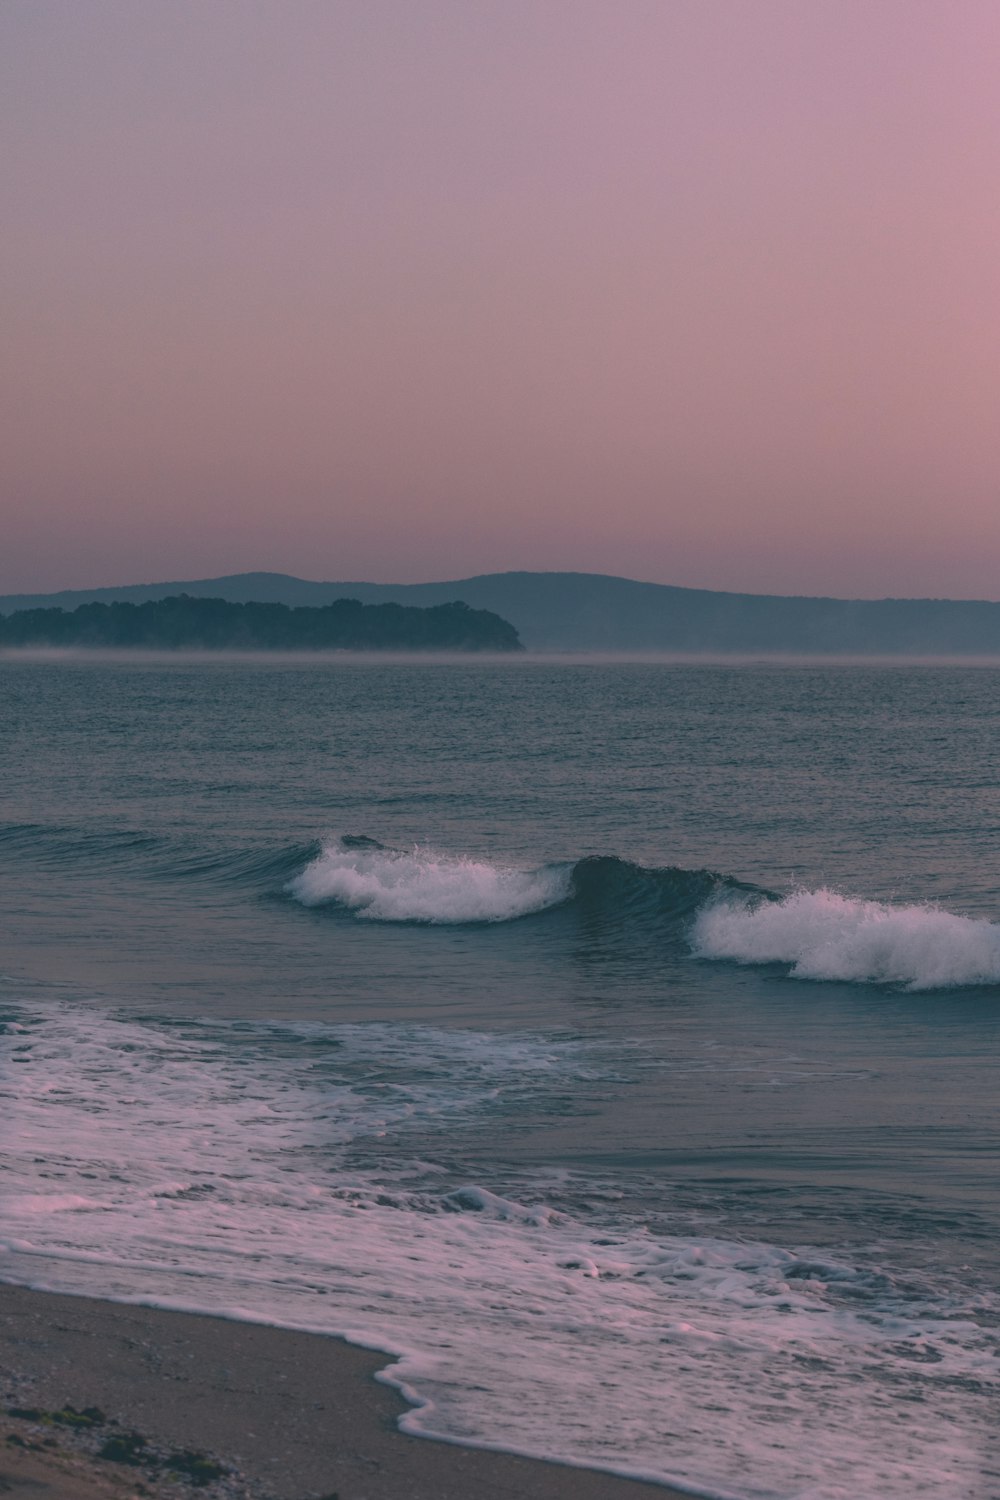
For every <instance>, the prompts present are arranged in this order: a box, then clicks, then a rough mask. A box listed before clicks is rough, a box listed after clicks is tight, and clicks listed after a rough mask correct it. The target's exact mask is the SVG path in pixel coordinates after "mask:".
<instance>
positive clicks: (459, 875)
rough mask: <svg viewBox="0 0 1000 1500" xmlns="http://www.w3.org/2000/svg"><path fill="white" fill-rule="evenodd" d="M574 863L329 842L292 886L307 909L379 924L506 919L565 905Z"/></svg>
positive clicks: (289, 885) (297, 898) (290, 886)
mask: <svg viewBox="0 0 1000 1500" xmlns="http://www.w3.org/2000/svg"><path fill="white" fill-rule="evenodd" d="M570 873H571V866H569V865H543V866H542V867H541V868H540V869H538V870H519V869H516V868H515V867H513V866H505V865H497V864H492V863H490V862H489V861H487V860H475V859H465V858H461V857H456V856H454V855H444V854H438V853H435V852H433V851H431V850H425V849H413V850H410V851H409V852H402V851H399V850H394V849H351V848H345V847H344V845H343V844H341V843H336V844H330V845H327V847H326V848H324V850H323V852H322V854H320V855H319V856H318V857H317V858H316V859H314V860H313V861H312V863H311V864H309V865H307V866H306V868H305V869H304V870H303V871H302V874H301V875H297V876H296V877H295V879H294V880H292V881H290V882H289V884H288V886H287V887H286V889H287V890H288V891H289V892H290V894H291V895H293V896H294V897H295V899H296V900H297V901H301V902H302V904H303V905H304V906H322V905H324V904H326V903H327V902H336V903H337V904H339V905H340V906H346V907H347V908H348V909H349V910H351V911H356V912H357V913H358V915H359V916H361V917H370V918H372V919H373V920H375V921H379V922H508V921H510V920H511V919H512V918H514V917H523V916H526V915H527V914H528V913H529V912H534V911H543V910H544V909H545V908H546V907H547V906H555V905H557V904H558V903H559V902H560V901H564V900H565V899H566V897H567V896H568V895H569V892H570Z"/></svg>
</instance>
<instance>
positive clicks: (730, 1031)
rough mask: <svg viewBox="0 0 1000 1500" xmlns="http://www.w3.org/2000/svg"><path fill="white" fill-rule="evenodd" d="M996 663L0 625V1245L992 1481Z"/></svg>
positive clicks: (645, 1408) (221, 1303)
mask: <svg viewBox="0 0 1000 1500" xmlns="http://www.w3.org/2000/svg"><path fill="white" fill-rule="evenodd" d="M998 745H1000V670H997V669H994V668H991V667H955V666H933V665H924V666H921V665H905V666H901V665H894V666H886V665H870V666H856V665H854V666H852V665H810V666H775V665H740V666H725V665H718V666H713V665H704V664H699V665H692V664H677V663H674V664H670V663H656V662H632V663H627V662H617V663H608V662H604V663H601V662H587V661H563V662H557V661H544V660H531V659H528V660H503V661H487V660H463V661H460V662H456V661H426V660H425V661H416V660H414V661H410V662H407V663H399V662H393V661H389V660H381V661H374V662H373V661H372V660H371V659H368V660H365V659H357V660H351V659H347V658H339V659H335V660H313V661H308V662H303V661H302V660H301V659H300V660H298V661H288V660H284V661H278V660H240V661H233V660H229V661H221V660H215V661H213V660H203V661H192V660H191V659H186V660H185V659H182V658H178V659H175V660H170V661H148V660H147V661H143V660H139V659H131V660H129V659H124V660H123V659H119V660H110V659H106V660H100V659H90V658H77V659H71V658H64V659H48V660H39V659H35V660H30V659H25V658H22V659H17V658H14V657H8V658H7V659H6V660H4V661H2V662H0V778H2V779H0V791H2V807H0V892H2V902H3V912H4V955H3V959H2V964H0V969H2V974H3V978H2V980H0V1018H2V1022H3V1035H2V1036H0V1056H2V1062H0V1098H2V1116H0V1166H2V1172H0V1192H2V1210H0V1212H2V1216H0V1275H2V1276H3V1277H5V1278H6V1279H8V1280H13V1281H19V1282H25V1283H29V1284H33V1285H39V1286H46V1287H53V1288H57V1289H60V1290H71V1291H72V1290H78V1291H82V1292H88V1293H91V1294H96V1295H98V1296H107V1297H115V1298H132V1299H136V1300H140V1301H146V1302H155V1303H158V1304H160V1305H165V1306H179V1307H189V1308H197V1309H205V1310H211V1311H224V1312H228V1313H231V1314H232V1315H234V1316H237V1317H246V1318H254V1319H262V1320H266V1321H273V1322H277V1323H282V1324H287V1325H288V1326H294V1327H300V1328H308V1329H317V1330H321V1331H328V1332H336V1333H344V1334H346V1335H348V1336H349V1337H351V1338H354V1339H356V1340H358V1341H361V1342H364V1343H367V1344H371V1345H374V1346H376V1347H378V1348H381V1349H385V1350H386V1351H389V1352H390V1353H392V1354H394V1355H396V1356H397V1359H396V1362H395V1363H393V1364H392V1365H391V1366H390V1370H389V1376H390V1378H391V1379H393V1380H395V1381H397V1382H398V1383H399V1384H401V1385H402V1386H403V1388H404V1389H405V1390H406V1391H407V1393H408V1394H409V1395H410V1396H411V1398H412V1399H413V1401H414V1403H415V1404H414V1407H413V1410H412V1411H411V1413H410V1414H409V1415H408V1417H407V1418H406V1425H407V1426H408V1427H409V1428H410V1430H412V1431H415V1432H423V1433H427V1434H432V1435H439V1436H446V1437H450V1438H453V1439H458V1440H460V1441H466V1442H471V1443H480V1444H487V1445H496V1446H500V1447H505V1448H512V1449H516V1450H519V1451H522V1452H525V1453H534V1454H543V1455H547V1456H552V1457H559V1458H563V1459H567V1460H570V1461H576V1462H580V1463H585V1464H591V1465H597V1466H603V1467H607V1468H610V1469H616V1470H620V1471H623V1472H627V1473H636V1474H642V1475H647V1476H651V1477H655V1478H660V1479H668V1480H671V1481H673V1482H675V1483H679V1484H681V1485H685V1486H687V1487H689V1488H691V1489H693V1490H695V1491H696V1492H699V1493H704V1494H710V1495H714V1496H725V1497H735V1500H750V1497H763V1496H772V1497H793V1496H795V1497H800V1500H806V1497H808V1500H846V1497H850V1500H866V1497H871V1500H875V1497H878V1500H896V1497H898V1500H903V1497H906V1500H913V1497H918V1496H926V1497H935V1500H938V1497H940V1500H956V1497H967V1500H995V1497H996V1496H998V1495H1000V1472H998V1471H1000V1452H998V1438H997V1431H998V1429H1000V1421H998V1411H1000V1403H998V1395H1000V1359H998V1350H1000V1338H998V1311H1000V1295H998V1284H1000V1274H998V1273H1000V1250H998V1243H1000V1238H998V1230H1000V1191H998V1147H1000V1130H998V1121H997V1110H996V1077H997V1073H996V1057H997V1052H998V1045H1000V925H995V924H996V923H997V922H1000V859H998V848H1000V776H998V768H997V758H998Z"/></svg>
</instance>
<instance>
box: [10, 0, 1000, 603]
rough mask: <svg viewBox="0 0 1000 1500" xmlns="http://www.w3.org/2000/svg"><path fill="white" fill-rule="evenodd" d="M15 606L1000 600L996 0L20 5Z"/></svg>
mask: <svg viewBox="0 0 1000 1500" xmlns="http://www.w3.org/2000/svg"><path fill="white" fill-rule="evenodd" d="M0 73H2V76H0V131H2V139H3V142H4V147H3V165H2V168H0V172H2V186H0V215H2V222H3V227H4V239H5V242H6V252H7V253H6V255H5V257H4V260H3V267H2V270H0V296H2V298H3V302H4V305H5V309H6V310H5V314H4V327H5V334H4V338H3V340H2V354H0V361H2V393H0V394H2V409H3V412H4V414H5V415H4V417H3V421H4V426H5V431H4V432H3V433H2V434H0V468H2V489H0V504H2V507H3V547H2V549H0V593H6V592H12V591H14V590H31V589H37V590H48V589H54V588H60V587H75V586H81V587H83V586H96V585H101V584H113V583H125V582H136V581H141V580H152V579H161V578H183V577H198V576H206V575H210V574H213V573H219V572H236V571H241V570H244V569H250V568H273V569H277V570H281V571H287V572H293V573H299V574H302V575H305V576H308V577H325V578H345V579H347V578H370V579H376V580H384V581H410V580H418V579H432V578H447V577H457V576H460V575H463V574H468V573H474V572H492V571H495V570H501V569H507V568H557V569H562V568H566V569H582V570H593V571H602V572H610V573H622V574H627V575H629V576H632V577H638V578H645V579H652V580H656V581H660V582H669V583H680V584H691V585H698V586H703V587H709V588H730V589H746V590H753V591H769V592H781V593H835V594H842V595H883V594H931V595H944V594H948V595H953V596H980V597H991V598H998V597H1000V4H998V3H997V0H269V3H266V4H264V3H260V0H211V3H205V0H86V3H81V0H4V3H3V5H2V7H0Z"/></svg>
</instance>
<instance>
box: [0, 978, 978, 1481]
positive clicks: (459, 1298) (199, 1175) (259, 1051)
mask: <svg viewBox="0 0 1000 1500" xmlns="http://www.w3.org/2000/svg"><path fill="white" fill-rule="evenodd" d="M9 1011H10V1012H11V1013H10V1015H9V1022H8V1029H7V1030H5V1031H4V1032H2V1033H0V1069H2V1070H3V1077H4V1083H3V1092H4V1119H5V1120H6V1121H7V1122H8V1124H9V1131H8V1139H7V1141H6V1142H5V1167H6V1170H5V1172H4V1174H3V1181H2V1187H0V1198H2V1200H3V1201H2V1203H0V1224H2V1236H0V1276H3V1277H4V1278H5V1279H7V1280H12V1281H19V1282H25V1281H26V1282H28V1283H29V1284H33V1285H40V1286H47V1287H50V1288H52V1289H54V1290H61V1291H69V1292H80V1293H85V1294H88V1295H99V1296H106V1297H112V1298H114V1299H116V1300H122V1301H126V1302H129V1301H138V1302H147V1303H148V1302H152V1303H154V1304H159V1305H162V1306H166V1307H187V1308H189V1309H192V1310H194V1309H197V1310H201V1311H205V1312H212V1313H216V1314H222V1315H226V1316H230V1317H236V1318H243V1319H246V1320H249V1321H255V1322H272V1323H277V1324H281V1325H285V1326H288V1327H292V1328H301V1329H308V1330H312V1331H315V1332H324V1333H338V1334H342V1335H344V1336H346V1337H348V1338H351V1339H353V1340H354V1341H355V1342H357V1343H361V1344H365V1345H368V1346H371V1347H376V1348H380V1349H383V1350H385V1351H387V1352H388V1353H391V1354H393V1355H395V1357H396V1358H395V1362H394V1363H393V1364H392V1366H391V1368H390V1370H389V1371H388V1372H387V1373H386V1376H385V1378H387V1379H389V1380H390V1381H392V1382H393V1383H394V1384H396V1385H398V1386H399V1387H400V1388H401V1389H402V1390H403V1391H404V1392H405V1393H407V1394H408V1395H409V1396H410V1398H411V1399H412V1400H414V1401H415V1402H416V1403H417V1404H416V1406H415V1408H414V1409H412V1410H410V1411H408V1412H407V1413H406V1414H405V1415H404V1417H403V1420H402V1425H403V1426H404V1427H405V1428H406V1429H407V1430H408V1431H412V1432H420V1433H423V1434H424V1435H427V1436H437V1437H443V1438H447V1439H450V1440H452V1441H460V1442H466V1443H473V1444H482V1445H485V1446H496V1447H509V1448H514V1449H517V1450H519V1451H521V1452H525V1453H534V1454H537V1455H539V1456H544V1457H549V1458H561V1459H563V1460H565V1461H568V1462H573V1463H585V1464H592V1465H593V1464H596V1465H599V1466H601V1467H607V1468H611V1469H619V1470H621V1471H622V1472H631V1473H634V1474H637V1475H645V1476H646V1477H648V1478H654V1479H660V1480H664V1481H667V1482H673V1483H679V1484H681V1485H687V1486H691V1487H692V1488H694V1489H695V1490H696V1491H697V1492H699V1493H703V1494H704V1493H714V1494H716V1495H719V1496H722V1495H730V1496H732V1495H734V1494H740V1495H743V1496H749V1495H750V1494H751V1493H753V1494H756V1495H764V1494H765V1493H766V1494H768V1495H773V1496H779V1495H780V1496H791V1495H795V1496H800V1497H806V1496H808V1497H809V1500H855V1497H857V1496H859V1495H867V1496H874V1495H876V1494H877V1495H879V1496H881V1497H885V1500H904V1497H905V1500H913V1497H916V1496H921V1497H924V1500H932V1497H933V1500H943V1497H945V1496H948V1497H949V1500H950V1497H958V1496H963V1497H966V1496H967V1497H969V1500H972V1497H973V1496H979V1495H983V1494H985V1493H986V1492H985V1491H984V1490H983V1489H982V1488H981V1487H980V1480H981V1479H982V1478H983V1477H984V1453H985V1451H986V1450H985V1448H984V1446H983V1443H984V1441H986V1442H988V1441H989V1435H990V1433H991V1432H992V1424H993V1419H994V1413H995V1402H996V1377H997V1358H996V1345H995V1340H994V1338H993V1335H992V1333H991V1329H990V1323H991V1321H992V1319H993V1317H994V1315H995V1310H996V1309H995V1304H994V1303H993V1302H992V1300H990V1301H989V1302H988V1304H987V1305H985V1306H984V1309H983V1310H984V1311H985V1314H986V1317H985V1319H984V1324H983V1326H980V1324H979V1322H978V1312H979V1310H980V1309H979V1305H978V1294H973V1293H972V1292H971V1291H970V1289H968V1288H966V1287H965V1285H964V1283H963V1284H962V1285H960V1286H958V1287H957V1288H955V1287H946V1286H942V1287H938V1286H937V1285H936V1283H935V1282H934V1280H933V1278H931V1279H927V1278H923V1279H921V1278H917V1279H916V1280H914V1276H913V1273H912V1272H907V1275H906V1276H905V1277H902V1278H897V1277H895V1276H893V1274H892V1273H891V1270H889V1269H887V1268H884V1267H882V1266H881V1265H879V1264H875V1265H870V1264H867V1263H865V1262H863V1261H855V1260H852V1258H851V1257H850V1256H849V1255H844V1254H839V1253H838V1254H834V1253H829V1252H827V1251H824V1250H822V1249H819V1248H810V1249H806V1248H802V1249H798V1248H796V1247H794V1246H790V1247H785V1246H782V1245H779V1244H769V1243H765V1242H758V1241H731V1240H727V1239H725V1238H724V1237H721V1236H718V1235H715V1234H713V1233H711V1232H705V1231H704V1229H697V1228H695V1227H694V1226H691V1229H692V1231H693V1232H687V1233H685V1232H680V1233H677V1232H672V1230H671V1227H670V1225H668V1224H667V1223H665V1222H661V1223H658V1224H657V1223H654V1224H650V1223H649V1222H648V1217H647V1215H646V1214H645V1213H644V1212H643V1211H642V1210H641V1208H640V1209H639V1210H638V1212H637V1213H635V1214H633V1213H632V1212H630V1211H628V1210H625V1209H623V1210H621V1211H620V1210H619V1209H618V1208H617V1207H615V1206H614V1205H615V1201H616V1200H614V1199H611V1198H609V1199H604V1198H602V1197H600V1196H597V1195H596V1194H595V1193H593V1192H592V1191H591V1189H592V1188H596V1189H599V1190H600V1189H602V1187H607V1188H614V1187H616V1186H617V1184H616V1183H615V1182H614V1181H613V1180H612V1181H610V1182H607V1183H603V1181H602V1179H600V1178H598V1179H594V1180H593V1181H592V1180H591V1179H590V1178H589V1177H587V1178H584V1177H579V1176H576V1177H574V1181H573V1183H572V1184H571V1192H569V1193H568V1194H567V1195H566V1196H563V1197H561V1198H559V1199H558V1201H557V1202H556V1201H553V1197H554V1195H555V1194H556V1193H558V1183H557V1181H556V1180H554V1179H546V1178H542V1177H539V1176H538V1174H533V1173H528V1174H527V1175H521V1174H518V1173H516V1172H514V1173H512V1174H511V1173H507V1174H505V1175H504V1177H503V1179H502V1180H497V1179H496V1176H495V1173H493V1172H489V1173H488V1180H487V1181H483V1180H482V1179H481V1178H472V1179H470V1178H469V1177H468V1176H465V1175H464V1174H463V1175H461V1176H457V1175H456V1174H454V1173H453V1171H452V1170H451V1169H449V1168H448V1167H447V1166H446V1165H445V1164H444V1163H441V1162H434V1161H427V1159H426V1158H425V1157H424V1156H423V1155H420V1156H414V1155H413V1154H411V1153H412V1147H413V1146H417V1145H419V1146H420V1147H421V1148H422V1149H423V1148H425V1147H426V1145H427V1143H428V1134H427V1133H428V1130H434V1129H437V1130H440V1131H442V1135H441V1137H440V1138H441V1139H442V1140H447V1142H448V1143H449V1146H450V1144H451V1143H452V1142H453V1140H454V1130H455V1127H456V1126H457V1125H459V1124H460V1123H461V1122H465V1125H466V1126H468V1127H469V1128H477V1127H476V1125H475V1122H476V1121H478V1122H479V1127H478V1128H483V1129H492V1128H493V1125H495V1121H496V1118H497V1115H496V1111H497V1110H501V1111H504V1110H508V1109H510V1110H513V1111H515V1112H516V1113H517V1114H518V1115H519V1116H522V1117H523V1116H524V1114H525V1113H526V1112H528V1111H530V1110H532V1109H535V1108H537V1107H538V1105H539V1103H540V1101H543V1100H544V1099H545V1098H546V1097H547V1096H548V1097H550V1099H551V1102H552V1103H553V1104H556V1103H557V1102H558V1100H559V1099H560V1098H561V1097H562V1095H563V1093H564V1090H565V1086H566V1083H567V1081H568V1080H569V1079H571V1078H573V1077H575V1076H577V1074H578V1073H579V1070H580V1068H581V1066H583V1067H585V1068H586V1069H587V1072H588V1074H589V1072H590V1070H591V1069H592V1068H594V1067H596V1068H597V1069H598V1072H599V1073H601V1071H602V1060H601V1059H602V1054H601V1053H600V1051H597V1052H595V1051H594V1050H593V1049H592V1048H591V1047H590V1046H589V1045H585V1044H583V1043H580V1042H578V1041H574V1040H572V1039H560V1038H558V1037H544V1036H538V1035H506V1034H491V1033H486V1032H467V1031H465V1032H463V1031H457V1030H439V1029H435V1028H430V1027H423V1026H421V1027H411V1026H406V1025H391V1026H390V1025H384V1024H380V1023H371V1024H368V1025H352V1026H339V1025H323V1024H320V1023H316V1024H310V1025H301V1024H296V1025H291V1026H289V1025H280V1024H278V1023H271V1022H268V1023H263V1022H262V1023H253V1022H232V1023H226V1022H215V1023H211V1022H202V1023H199V1022H183V1023H178V1022H177V1021H176V1020H173V1021H171V1022H170V1023H169V1024H165V1023H162V1022H157V1021H155V1020H153V1019H152V1018H147V1019H140V1018H137V1017H127V1016H126V1017H117V1016H113V1015H109V1014H107V1013H103V1012H101V1011H100V1010H98V1009H97V1008H96V1007H94V1006H93V1005H83V1004H78V1005H72V1004H70V1005H67V1004H62V1003H56V1004H37V1003H33V1004H27V1003H25V1004H21V1005H18V1006H16V1007H15V1006H11V1007H9ZM10 1023H13V1024H10ZM15 1059H16V1061H17V1063H18V1065H17V1066H14V1065H13V1063H14V1060H15ZM606 1081H610V1077H609V1078H608V1079H607V1080H606ZM491 1122H493V1125H491ZM466 1139H468V1137H467V1136H466ZM387 1140H388V1141H389V1142H390V1144H389V1145H388V1146H387V1145H386V1144H385V1143H386V1141H387ZM393 1141H394V1142H395V1144H394V1145H392V1144H391V1143H392V1142H393ZM408 1142H409V1143H410V1144H408ZM574 1204H578V1205H581V1206H583V1207H585V1210H586V1211H585V1212H584V1213H583V1214H582V1215H581V1214H580V1213H578V1212H576V1211H575V1210H574ZM602 1204H603V1205H604V1206H603V1207H602ZM747 1475H752V1476H753V1482H752V1484H751V1483H750V1482H748V1481H747V1480H746V1478H745V1476H747Z"/></svg>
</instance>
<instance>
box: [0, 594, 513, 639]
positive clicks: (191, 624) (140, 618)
mask: <svg viewBox="0 0 1000 1500" xmlns="http://www.w3.org/2000/svg"><path fill="white" fill-rule="evenodd" d="M28 646H36V647H37V646H48V647H52V646H56V647H59V646H73V647H76V646H84V647H91V648H104V649H109V648H110V649H114V650H121V649H123V648H134V649H143V650H148V651H160V650H209V651H522V650H523V649H524V648H523V646H522V645H521V641H520V638H519V636H518V633H517V631H516V630H515V629H514V627H513V625H511V624H509V623H508V621H506V620H504V619H501V617H500V616H499V615H496V614H494V613H493V612H492V611H491V610H488V609H470V608H469V606H468V605H467V604H463V603H461V602H454V603H450V604H437V605H433V606H432V607H430V608H420V607H418V606H415V605H404V604H362V603H361V602H360V601H359V600H357V599H337V600H335V601H334V602H333V603H332V604H326V605H322V606H319V607H311V606H308V605H304V606H300V607H297V608H290V607H289V606H288V605H287V604H262V603H253V602H251V603H246V604H234V603H231V602H230V601H229V600H226V599H197V598H192V597H191V596H190V595H188V594H177V595H173V596H171V597H170V598H167V599H154V600H149V601H148V602H147V603H145V604H129V603H118V602H114V603H111V604H93V603H92V604H81V605H80V606H79V608H78V609H74V610H64V609H24V610H18V611H17V612H16V613H14V614H12V615H8V616H6V617H2V616H0V647H5V648H11V647H28Z"/></svg>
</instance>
